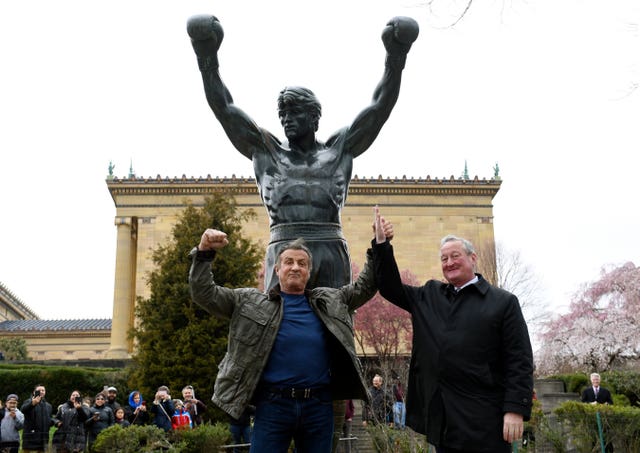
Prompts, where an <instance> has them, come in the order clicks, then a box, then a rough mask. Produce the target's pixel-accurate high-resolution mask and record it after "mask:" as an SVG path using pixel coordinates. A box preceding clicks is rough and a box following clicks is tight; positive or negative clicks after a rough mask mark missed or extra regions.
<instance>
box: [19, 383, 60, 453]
mask: <svg viewBox="0 0 640 453" xmlns="http://www.w3.org/2000/svg"><path fill="white" fill-rule="evenodd" d="M46 394H47V389H46V388H45V387H44V385H42V384H38V385H36V387H35V388H34V390H33V394H32V396H31V398H28V399H27V400H26V401H25V402H24V403H23V404H22V407H21V408H20V410H21V411H22V413H23V414H24V431H23V432H22V451H23V452H24V453H29V452H38V451H45V450H46V449H47V446H48V444H49V428H50V427H51V426H52V425H53V419H52V418H51V413H52V408H51V404H49V403H48V402H47V400H46V399H45V395H46Z"/></svg>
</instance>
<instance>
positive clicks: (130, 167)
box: [129, 159, 136, 179]
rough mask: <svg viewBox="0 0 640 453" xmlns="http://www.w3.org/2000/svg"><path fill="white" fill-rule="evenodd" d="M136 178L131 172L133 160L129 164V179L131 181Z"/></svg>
mask: <svg viewBox="0 0 640 453" xmlns="http://www.w3.org/2000/svg"><path fill="white" fill-rule="evenodd" d="M135 177H136V174H135V173H134V172H133V159H131V160H130V162H129V179H133V178H135Z"/></svg>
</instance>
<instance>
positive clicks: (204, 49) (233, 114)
mask: <svg viewBox="0 0 640 453" xmlns="http://www.w3.org/2000/svg"><path fill="white" fill-rule="evenodd" d="M187 33H188V34H189V37H190V38H191V44H192V45H193V50H194V51H195V53H196V56H197V57H198V67H199V68H200V72H201V73H202V82H203V83H204V91H205V94H206V96H207V102H208V103H209V106H210V107H211V110H213V113H214V114H215V116H216V118H217V119H218V121H219V122H220V124H221V125H222V127H223V129H224V131H225V132H226V133H227V136H228V137H229V140H231V143H233V146H235V148H236V149H237V150H238V151H240V152H241V153H242V154H243V155H244V156H246V157H247V158H249V159H251V158H252V156H253V152H254V151H255V149H256V147H257V146H258V147H259V146H261V145H260V144H261V143H262V141H261V140H262V139H261V130H260V128H259V127H258V126H257V125H256V124H255V123H254V122H253V120H252V119H251V118H249V116H248V115H247V114H246V113H245V112H244V111H242V109H240V108H239V107H237V106H236V105H235V104H234V103H233V98H232V97H231V93H229V90H228V89H227V87H226V86H225V84H224V83H223V82H222V79H221V77H220V73H219V72H218V49H219V48H220V44H221V43H222V39H223V38H224V31H223V29H222V25H220V21H218V19H217V18H216V17H215V16H211V15H198V16H193V17H191V18H190V19H189V20H188V22H187Z"/></svg>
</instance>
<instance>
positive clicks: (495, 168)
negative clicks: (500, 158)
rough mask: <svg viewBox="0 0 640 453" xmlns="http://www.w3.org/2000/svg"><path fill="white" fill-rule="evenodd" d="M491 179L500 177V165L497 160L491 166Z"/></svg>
mask: <svg viewBox="0 0 640 453" xmlns="http://www.w3.org/2000/svg"><path fill="white" fill-rule="evenodd" d="M493 179H500V167H499V166H498V162H496V164H495V165H494V166H493Z"/></svg>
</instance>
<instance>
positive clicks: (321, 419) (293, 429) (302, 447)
mask: <svg viewBox="0 0 640 453" xmlns="http://www.w3.org/2000/svg"><path fill="white" fill-rule="evenodd" d="M292 439H293V440H294V441H295V446H296V452H297V453H330V452H331V447H332V441H333V402H332V401H331V397H330V395H327V398H317V397H312V398H308V399H294V398H288V397H283V396H280V395H275V394H272V393H268V392H266V393H264V394H261V395H259V396H258V398H257V399H256V413H255V418H254V423H253V433H252V437H251V450H250V451H251V453H265V452H269V453H286V452H287V451H288V449H289V445H290V444H291V440H292Z"/></svg>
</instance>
